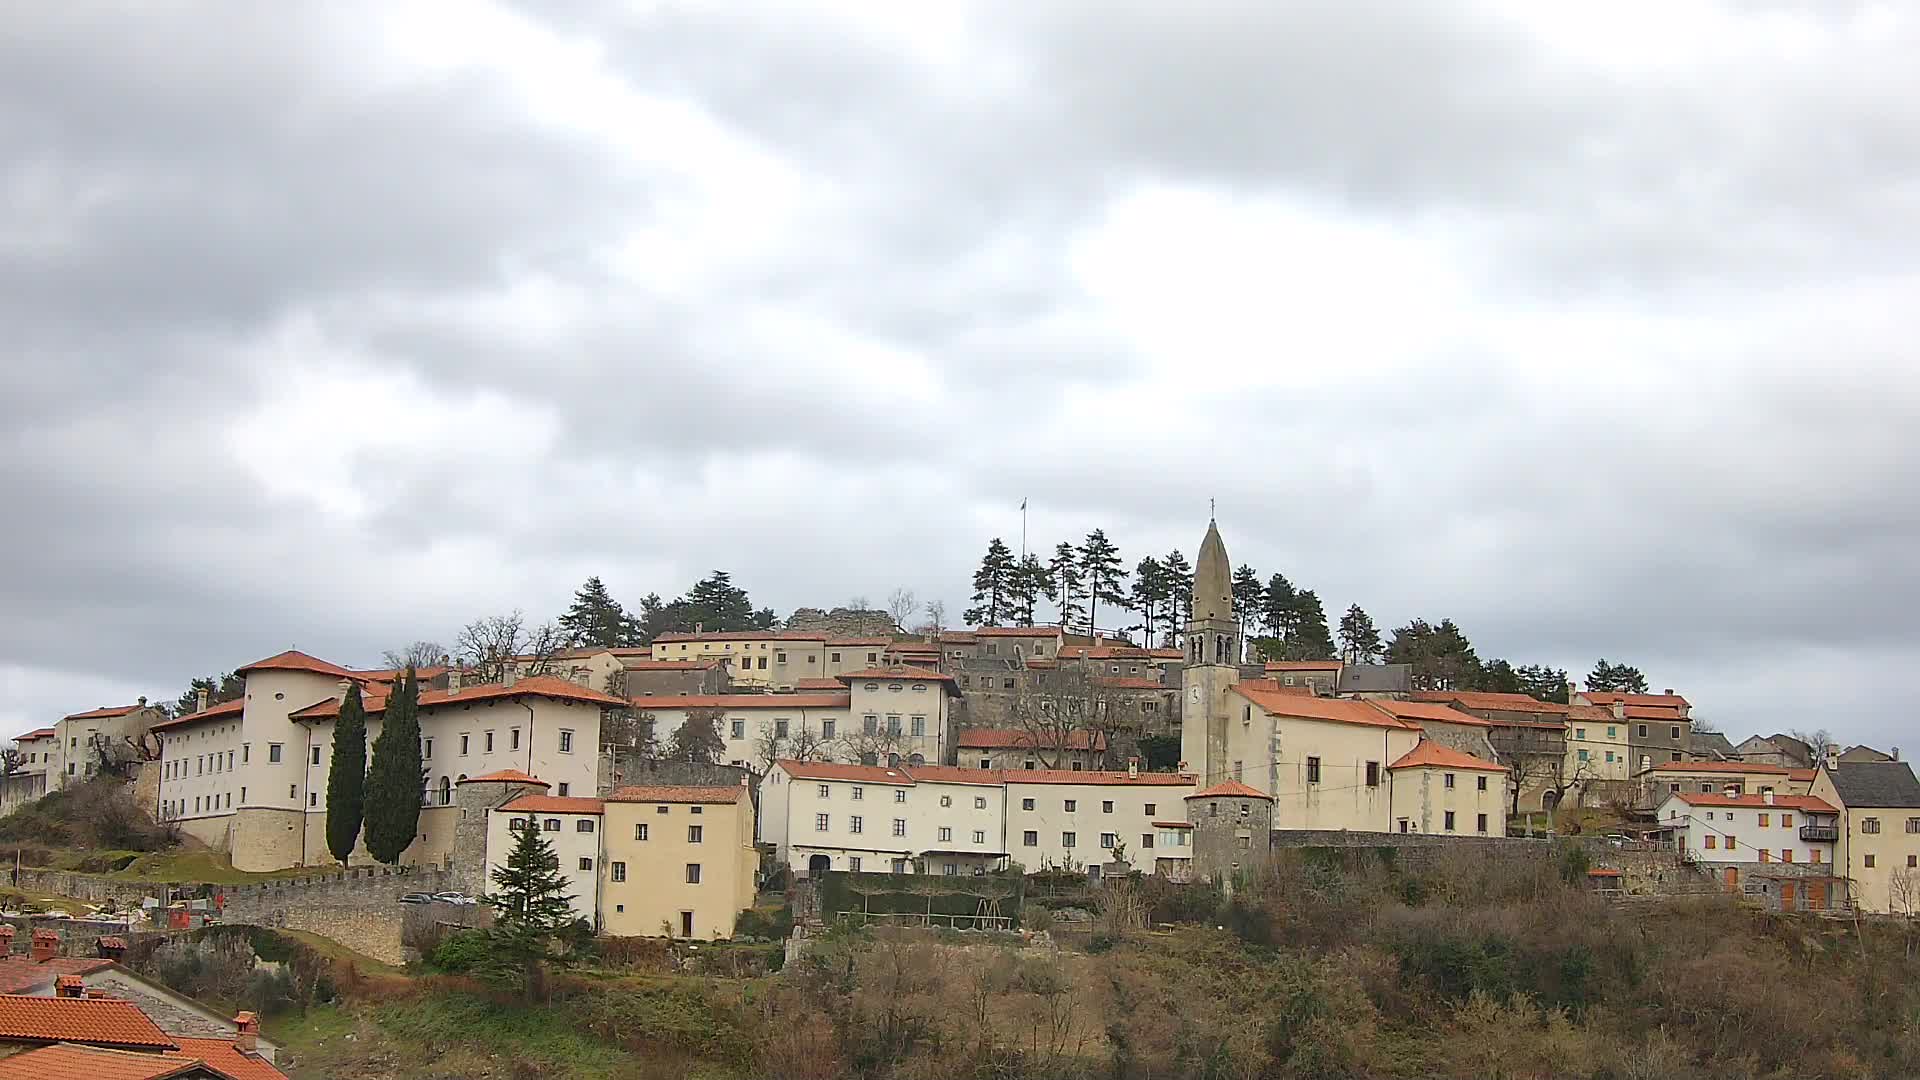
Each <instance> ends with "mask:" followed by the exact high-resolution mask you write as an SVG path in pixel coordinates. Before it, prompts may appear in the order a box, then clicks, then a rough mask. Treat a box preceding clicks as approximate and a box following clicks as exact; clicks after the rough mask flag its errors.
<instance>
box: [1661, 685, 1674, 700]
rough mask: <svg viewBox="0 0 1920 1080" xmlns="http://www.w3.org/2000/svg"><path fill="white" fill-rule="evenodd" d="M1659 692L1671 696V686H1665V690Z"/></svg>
mask: <svg viewBox="0 0 1920 1080" xmlns="http://www.w3.org/2000/svg"><path fill="white" fill-rule="evenodd" d="M1660 692H1661V693H1663V694H1665V695H1667V696H1668V697H1672V696H1673V687H1671V686H1669V687H1667V688H1666V689H1665V690H1662V691H1660Z"/></svg>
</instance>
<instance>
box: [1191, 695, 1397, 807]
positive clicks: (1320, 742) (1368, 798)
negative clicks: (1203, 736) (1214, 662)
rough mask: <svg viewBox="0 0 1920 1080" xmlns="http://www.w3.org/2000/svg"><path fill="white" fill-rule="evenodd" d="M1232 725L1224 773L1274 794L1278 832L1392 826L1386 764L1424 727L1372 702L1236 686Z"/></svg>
mask: <svg viewBox="0 0 1920 1080" xmlns="http://www.w3.org/2000/svg"><path fill="white" fill-rule="evenodd" d="M1231 700H1233V701H1234V702H1235V703H1236V704H1237V705H1238V706H1239V709H1238V715H1237V716H1236V717H1234V718H1233V719H1232V721H1231V722H1229V723H1228V725H1227V740H1226V750H1227V755H1228V758H1227V778H1228V779H1232V780H1239V781H1241V782H1242V783H1245V784H1247V785H1248V786H1250V787H1252V788H1253V789H1254V790H1256V791H1262V792H1265V793H1266V794H1269V795H1272V796H1273V798H1274V807H1273V821H1274V827H1275V828H1277V829H1350V830H1356V831H1367V832H1389V831H1393V830H1394V829H1395V827H1396V826H1395V817H1396V815H1395V813H1394V807H1393V801H1392V788H1391V784H1392V781H1391V778H1390V777H1389V773H1388V767H1389V766H1390V765H1391V764H1392V763H1393V762H1395V761H1398V760H1400V759H1401V758H1402V757H1404V756H1405V755H1406V754H1407V753H1408V752H1409V751H1411V750H1413V749H1414V747H1415V746H1417V745H1418V744H1419V743H1420V739H1421V729H1420V725H1419V724H1418V723H1415V722H1411V721H1406V720H1401V719H1399V718H1398V717H1395V716H1393V715H1392V714H1391V713H1389V712H1387V711H1386V710H1384V709H1381V708H1378V707H1376V706H1375V705H1374V704H1373V703H1372V702H1368V701H1349V700H1345V699H1341V698H1322V697H1308V696H1305V695H1302V694H1288V693H1284V692H1282V691H1281V688H1280V687H1278V686H1275V685H1274V684H1273V683H1271V682H1266V681H1259V680H1255V681H1252V682H1242V683H1236V684H1235V685H1234V686H1233V687H1232V694H1231Z"/></svg>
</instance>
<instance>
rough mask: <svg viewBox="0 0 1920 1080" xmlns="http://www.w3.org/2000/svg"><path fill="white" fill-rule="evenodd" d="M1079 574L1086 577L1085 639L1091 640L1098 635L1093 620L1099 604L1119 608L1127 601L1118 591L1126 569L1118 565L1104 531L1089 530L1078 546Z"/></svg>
mask: <svg viewBox="0 0 1920 1080" xmlns="http://www.w3.org/2000/svg"><path fill="white" fill-rule="evenodd" d="M1080 571H1081V573H1082V574H1084V575H1085V576H1086V583H1087V597H1088V599H1089V600H1090V601H1091V602H1090V603H1089V604H1088V606H1087V636H1088V637H1089V638H1091V637H1094V636H1096V635H1098V634H1099V633H1100V624H1099V623H1098V622H1096V621H1095V620H1096V618H1097V617H1098V616H1099V614H1100V605H1101V604H1102V603H1107V604H1112V605H1113V606H1114V607H1123V606H1125V604H1126V602H1127V594H1126V593H1124V592H1122V591H1121V590H1122V589H1123V588H1124V587H1125V586H1126V583H1127V569H1126V567H1125V566H1123V565H1122V564H1121V562H1120V549H1119V548H1117V547H1115V546H1114V544H1113V541H1111V540H1109V539H1107V534H1106V531H1105V530H1103V529H1095V530H1093V531H1092V532H1090V533H1088V534H1087V539H1086V542H1085V543H1083V544H1081V545H1080Z"/></svg>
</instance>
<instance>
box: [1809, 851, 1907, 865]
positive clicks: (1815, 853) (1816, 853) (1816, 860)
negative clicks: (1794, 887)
mask: <svg viewBox="0 0 1920 1080" xmlns="http://www.w3.org/2000/svg"><path fill="white" fill-rule="evenodd" d="M1819 854H1820V853H1819V852H1817V851H1816V852H1814V855H1816V856H1818V855H1819ZM1814 861H1815V862H1818V861H1819V859H1818V858H1816V859H1815V860H1814ZM1907 866H1908V867H1909V868H1912V867H1915V866H1920V855H1909V856H1907Z"/></svg>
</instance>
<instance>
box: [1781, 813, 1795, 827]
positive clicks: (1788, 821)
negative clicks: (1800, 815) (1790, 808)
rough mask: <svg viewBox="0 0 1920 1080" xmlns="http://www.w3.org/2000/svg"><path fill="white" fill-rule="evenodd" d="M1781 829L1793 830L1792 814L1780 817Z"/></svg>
mask: <svg viewBox="0 0 1920 1080" xmlns="http://www.w3.org/2000/svg"><path fill="white" fill-rule="evenodd" d="M1780 827H1781V828H1783V829H1791V828H1793V815H1792V814H1781V815H1780Z"/></svg>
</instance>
